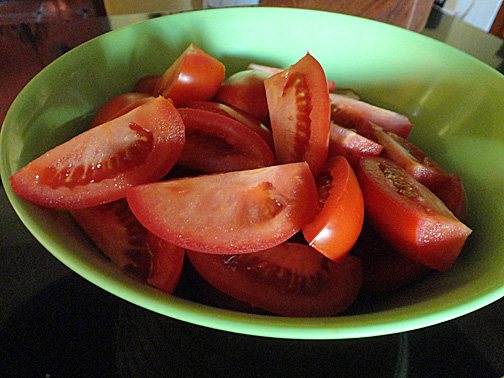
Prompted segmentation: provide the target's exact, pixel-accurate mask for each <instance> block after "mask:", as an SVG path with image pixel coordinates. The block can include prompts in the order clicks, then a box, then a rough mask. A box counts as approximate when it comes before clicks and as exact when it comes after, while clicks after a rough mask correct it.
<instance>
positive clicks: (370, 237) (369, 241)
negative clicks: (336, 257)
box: [352, 223, 431, 291]
mask: <svg viewBox="0 0 504 378" xmlns="http://www.w3.org/2000/svg"><path fill="white" fill-rule="evenodd" d="M352 254H354V255H355V256H357V257H359V258H360V260H361V263H362V288H363V289H365V290H368V291H392V290H397V289H399V288H402V287H404V286H407V285H409V284H411V283H413V282H415V281H417V280H419V279H420V278H422V277H424V276H425V275H426V274H427V273H429V272H430V271H431V269H430V268H429V267H428V266H426V265H423V264H420V263H419V262H416V261H415V260H412V259H410V258H409V257H408V256H406V255H404V254H402V253H399V252H397V251H396V250H395V249H394V248H393V247H392V246H391V245H390V243H388V242H386V241H385V240H384V239H383V238H382V237H381V236H380V235H378V233H377V232H376V231H375V230H374V229H373V228H372V227H371V226H370V225H369V224H367V223H365V224H364V227H363V229H362V233H361V235H360V236H359V239H358V240H357V243H356V244H355V246H354V248H352Z"/></svg>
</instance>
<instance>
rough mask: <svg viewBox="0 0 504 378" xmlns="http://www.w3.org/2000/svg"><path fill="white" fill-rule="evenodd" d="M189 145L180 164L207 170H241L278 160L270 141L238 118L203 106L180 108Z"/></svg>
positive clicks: (202, 170) (186, 144) (265, 165)
mask: <svg viewBox="0 0 504 378" xmlns="http://www.w3.org/2000/svg"><path fill="white" fill-rule="evenodd" d="M178 111H179V113H180V116H181V117H182V119H183V121H184V125H185V130H186V134H185V145H184V149H183V151H182V155H181V156H180V158H179V160H178V164H181V165H183V166H186V167H188V168H191V169H195V170H198V171H201V172H205V173H220V172H231V171H241V170H244V169H253V168H261V167H267V166H270V165H273V164H275V156H274V155H273V151H272V150H271V148H270V147H269V146H268V144H267V143H266V142H265V141H264V140H263V139H262V138H261V137H260V136H259V134H257V133H256V132H255V131H253V130H251V129H250V128H249V127H247V126H246V125H244V124H243V123H241V122H238V121H236V120H235V119H233V118H231V117H228V116H224V115H221V114H218V113H216V112H209V111H206V110H201V109H192V108H179V109H178Z"/></svg>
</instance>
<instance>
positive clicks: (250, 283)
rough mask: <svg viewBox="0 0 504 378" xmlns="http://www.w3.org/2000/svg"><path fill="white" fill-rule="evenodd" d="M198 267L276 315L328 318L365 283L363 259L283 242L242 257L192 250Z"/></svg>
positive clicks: (219, 285)
mask: <svg viewBox="0 0 504 378" xmlns="http://www.w3.org/2000/svg"><path fill="white" fill-rule="evenodd" d="M187 256H188V257H189V259H190V261H191V263H192V265H193V266H194V268H195V269H196V271H197V272H198V273H199V274H200V275H201V276H202V277H203V278H205V279H206V280H207V281H208V282H209V283H210V284H212V285H213V286H215V287H216V288H218V289H219V290H221V291H223V292H224V293H226V294H228V295H230V296H232V297H234V298H236V299H238V300H240V301H243V302H246V303H248V304H251V305H252V306H253V307H257V308H260V309H263V310H266V311H269V312H272V313H274V314H278V315H283V316H291V317H323V316H331V315H334V314H337V313H339V312H341V311H343V310H345V309H347V308H348V307H349V306H350V305H351V304H352V303H353V302H354V300H355V298H356V297H357V295H358V293H359V290H360V287H361V279H362V276H361V266H360V261H359V259H358V258H356V257H354V256H350V255H349V256H347V258H346V259H345V260H343V261H342V262H341V263H336V262H334V261H331V260H329V259H327V258H325V257H324V256H322V255H321V254H320V253H318V252H317V251H315V250H314V249H313V248H311V247H310V246H307V245H304V244H297V243H288V242H286V243H282V244H280V245H278V246H276V247H273V248H271V249H267V250H264V251H260V252H255V253H246V254H240V255H211V254H207V253H201V252H193V251H187Z"/></svg>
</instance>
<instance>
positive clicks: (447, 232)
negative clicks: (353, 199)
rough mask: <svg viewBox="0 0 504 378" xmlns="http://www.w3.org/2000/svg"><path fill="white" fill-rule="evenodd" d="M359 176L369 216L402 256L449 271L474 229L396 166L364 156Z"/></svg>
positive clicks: (384, 160) (359, 167)
mask: <svg viewBox="0 0 504 378" xmlns="http://www.w3.org/2000/svg"><path fill="white" fill-rule="evenodd" d="M357 177H358V179H359V183H360V185H361V188H362V193H363V195H364V203H365V208H366V215H367V216H368V217H369V219H371V221H372V223H373V225H374V226H375V227H376V229H377V230H378V232H379V233H380V235H382V236H383V238H384V239H385V240H387V241H388V242H389V243H390V244H391V245H392V246H393V247H394V248H395V249H396V250H397V251H398V252H400V253H403V254H405V255H406V256H408V257H409V258H411V259H413V260H415V261H417V262H419V263H421V264H424V265H427V266H429V267H431V268H433V269H437V270H440V271H445V270H447V269H449V268H450V267H451V266H452V264H453V262H454V261H455V260H456V258H457V257H458V255H459V254H460V252H461V250H462V247H463V246H464V243H465V241H466V239H467V237H468V236H469V234H470V233H471V229H470V228H469V227H467V226H466V225H464V224H463V223H462V222H460V221H459V220H458V219H457V218H456V217H455V216H454V215H453V214H452V213H451V211H450V210H448V208H447V207H446V206H445V205H444V204H443V202H442V201H441V200H440V199H439V198H438V197H436V195H434V194H433V193H432V192H431V191H430V190H429V189H427V188H426V187H425V186H424V185H422V184H420V183H419V182H418V181H417V180H415V179H414V178H413V177H412V176H411V175H409V174H408V173H407V172H406V171H405V170H404V169H402V168H401V166H399V165H398V164H396V163H395V162H393V161H391V160H389V159H386V158H383V157H363V158H362V159H361V160H360V162H359V166H358V168H357Z"/></svg>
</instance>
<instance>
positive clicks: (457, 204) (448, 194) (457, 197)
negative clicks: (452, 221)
mask: <svg viewBox="0 0 504 378" xmlns="http://www.w3.org/2000/svg"><path fill="white" fill-rule="evenodd" d="M429 189H430V190H431V191H432V193H434V194H435V195H436V196H438V197H439V199H440V200H441V201H443V202H444V204H445V205H446V207H447V208H448V209H450V211H451V212H452V213H453V215H455V216H456V217H457V218H458V219H460V220H461V221H463V220H464V218H465V216H466V213H467V196H466V192H465V189H464V185H463V184H462V180H461V179H460V176H459V175H457V174H456V173H455V174H452V175H449V176H448V177H447V178H446V180H443V181H441V182H440V183H438V184H436V185H433V186H432V187H431V188H429Z"/></svg>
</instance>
